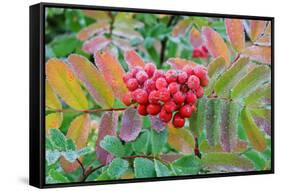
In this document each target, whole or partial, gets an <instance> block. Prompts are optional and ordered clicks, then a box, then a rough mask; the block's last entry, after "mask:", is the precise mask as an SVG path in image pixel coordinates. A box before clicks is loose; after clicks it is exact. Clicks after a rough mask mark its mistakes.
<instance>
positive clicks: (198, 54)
mask: <svg viewBox="0 0 281 191" xmlns="http://www.w3.org/2000/svg"><path fill="white" fill-rule="evenodd" d="M192 57H193V58H200V57H201V50H200V49H199V48H195V49H194V50H193V51H192Z"/></svg>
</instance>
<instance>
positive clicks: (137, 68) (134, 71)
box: [131, 66, 142, 77]
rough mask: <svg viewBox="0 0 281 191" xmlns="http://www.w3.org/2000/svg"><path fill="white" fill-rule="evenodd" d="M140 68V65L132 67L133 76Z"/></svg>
mask: <svg viewBox="0 0 281 191" xmlns="http://www.w3.org/2000/svg"><path fill="white" fill-rule="evenodd" d="M141 70H142V68H141V67H140V66H136V67H134V68H133V69H132V71H131V73H132V75H133V77H136V75H137V73H138V71H141Z"/></svg>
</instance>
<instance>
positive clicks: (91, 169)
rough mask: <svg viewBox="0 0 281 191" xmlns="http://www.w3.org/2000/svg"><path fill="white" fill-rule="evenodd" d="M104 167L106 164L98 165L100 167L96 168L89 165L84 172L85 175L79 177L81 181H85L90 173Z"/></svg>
mask: <svg viewBox="0 0 281 191" xmlns="http://www.w3.org/2000/svg"><path fill="white" fill-rule="evenodd" d="M102 167H104V165H100V166H98V167H96V168H92V167H89V168H88V169H87V170H86V171H85V173H83V175H82V176H81V177H80V178H79V182H85V180H86V179H87V178H88V176H89V175H90V174H92V173H93V172H95V171H97V170H99V169H100V168H102Z"/></svg>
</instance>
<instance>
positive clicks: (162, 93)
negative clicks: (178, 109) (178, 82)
mask: <svg viewBox="0 0 281 191" xmlns="http://www.w3.org/2000/svg"><path fill="white" fill-rule="evenodd" d="M159 99H160V101H163V102H167V101H169V100H170V99H171V97H170V92H169V91H168V89H167V88H163V89H161V90H159Z"/></svg>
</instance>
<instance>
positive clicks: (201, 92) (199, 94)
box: [195, 86, 204, 98]
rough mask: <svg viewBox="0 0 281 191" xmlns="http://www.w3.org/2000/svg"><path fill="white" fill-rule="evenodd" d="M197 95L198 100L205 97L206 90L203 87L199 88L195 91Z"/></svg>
mask: <svg viewBox="0 0 281 191" xmlns="http://www.w3.org/2000/svg"><path fill="white" fill-rule="evenodd" d="M195 94H196V96H197V97H198V98H201V97H203V95H204V89H203V88H202V87H201V86H199V88H197V89H195Z"/></svg>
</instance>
